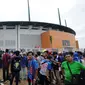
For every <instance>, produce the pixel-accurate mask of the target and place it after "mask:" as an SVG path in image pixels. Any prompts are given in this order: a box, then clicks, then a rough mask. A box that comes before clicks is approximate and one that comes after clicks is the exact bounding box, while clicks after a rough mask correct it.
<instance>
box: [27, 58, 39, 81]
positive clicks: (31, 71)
mask: <svg viewBox="0 0 85 85" xmlns="http://www.w3.org/2000/svg"><path fill="white" fill-rule="evenodd" d="M27 66H28V78H29V79H30V80H33V79H34V76H35V72H36V70H37V69H38V68H39V64H38V62H37V61H36V60H35V59H32V60H29V61H28V65H27Z"/></svg>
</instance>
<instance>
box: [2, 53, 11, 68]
mask: <svg viewBox="0 0 85 85" xmlns="http://www.w3.org/2000/svg"><path fill="white" fill-rule="evenodd" d="M9 59H10V55H9V54H8V53H5V54H4V55H3V59H2V60H3V68H8V67H9Z"/></svg>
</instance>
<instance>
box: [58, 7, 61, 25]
mask: <svg viewBox="0 0 85 85" xmlns="http://www.w3.org/2000/svg"><path fill="white" fill-rule="evenodd" d="M58 17H59V24H60V25H61V17H60V11H59V8H58Z"/></svg>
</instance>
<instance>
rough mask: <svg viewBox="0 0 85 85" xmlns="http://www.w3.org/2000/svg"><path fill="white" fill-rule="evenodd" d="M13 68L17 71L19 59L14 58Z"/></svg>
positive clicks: (19, 68)
mask: <svg viewBox="0 0 85 85" xmlns="http://www.w3.org/2000/svg"><path fill="white" fill-rule="evenodd" d="M13 70H14V71H15V72H19V71H20V70H21V65H20V60H14V63H13Z"/></svg>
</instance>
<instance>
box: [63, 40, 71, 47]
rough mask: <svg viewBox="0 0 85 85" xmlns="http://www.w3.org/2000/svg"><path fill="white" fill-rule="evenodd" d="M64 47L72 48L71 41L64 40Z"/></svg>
mask: <svg viewBox="0 0 85 85" xmlns="http://www.w3.org/2000/svg"><path fill="white" fill-rule="evenodd" d="M62 44H63V46H70V41H69V40H62Z"/></svg>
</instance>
